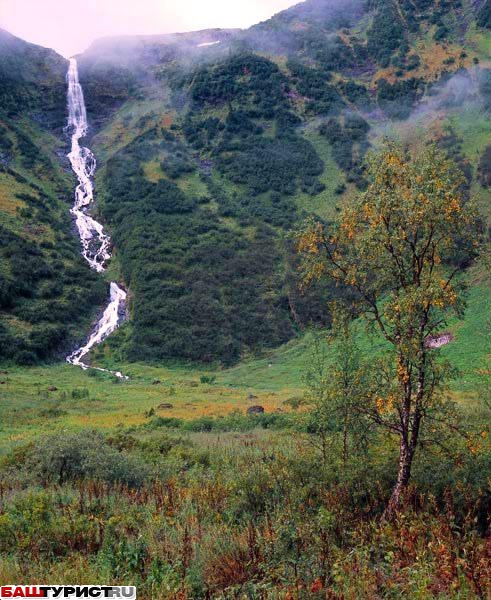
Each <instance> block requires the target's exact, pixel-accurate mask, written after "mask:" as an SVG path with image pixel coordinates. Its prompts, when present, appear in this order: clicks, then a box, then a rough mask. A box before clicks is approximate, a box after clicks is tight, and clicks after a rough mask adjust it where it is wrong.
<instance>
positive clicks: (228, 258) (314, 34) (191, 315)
mask: <svg viewBox="0 0 491 600" xmlns="http://www.w3.org/2000/svg"><path fill="white" fill-rule="evenodd" d="M487 11H488V4H487V3H486V2H482V1H479V2H471V1H470V0H463V1H459V2H447V1H444V0H435V1H433V2H432V1H429V0H391V1H390V2H381V1H379V0H370V1H369V2H365V1H362V0H346V1H343V2H333V1H331V0H329V1H327V0H308V1H307V2H304V3H301V4H299V5H297V6H294V7H292V8H291V9H288V10H286V11H283V12H282V13H279V14H278V15H276V16H275V17H273V18H272V19H270V20H268V21H266V22H264V23H261V24H259V25H257V26H255V27H252V28H250V29H249V30H246V31H238V30H235V31H234V30H230V31H222V30H209V31H202V32H194V33H190V34H179V35H166V36H146V37H126V38H117V39H111V38H108V39H104V40H101V41H99V42H96V43H94V45H93V46H92V48H90V49H89V50H88V51H87V52H86V53H84V54H83V55H82V56H80V57H79V68H80V76H81V81H82V84H83V86H84V91H85V96H86V102H87V108H88V112H89V120H90V123H91V126H92V129H91V136H90V140H89V142H90V145H91V147H93V149H94V150H95V153H96V156H97V158H98V165H99V170H98V173H97V180H96V184H97V194H98V198H99V203H98V204H97V206H96V208H95V211H96V212H97V214H98V217H99V218H101V219H102V220H103V221H104V222H105V223H106V224H107V226H108V228H109V231H110V233H111V235H112V237H113V240H114V242H115V260H114V261H113V262H112V264H111V267H110V271H111V274H112V275H114V276H116V277H118V278H119V277H120V278H121V279H122V280H124V281H125V283H126V285H127V286H128V287H129V289H130V296H129V297H130V316H131V318H130V321H129V323H127V324H126V325H125V326H124V327H123V328H122V330H121V331H120V332H119V333H118V334H116V336H115V338H114V343H115V344H117V345H118V350H119V354H118V355H119V356H120V358H121V359H131V360H149V361H151V360H163V359H167V358H184V359H191V360H193V361H194V360H198V361H205V362H210V361H217V360H218V361H221V362H222V363H224V364H230V363H234V362H236V361H237V360H239V359H240V358H242V357H247V356H248V355H249V354H250V353H254V354H255V353H258V352H259V353H260V352H261V351H262V350H264V349H267V348H274V347H277V346H278V345H280V344H282V343H284V342H286V341H288V340H290V339H293V338H294V337H295V336H296V335H297V334H298V333H299V332H300V331H302V330H303V329H304V328H305V327H308V326H309V325H311V324H313V323H314V324H319V323H320V324H329V322H330V315H329V311H328V308H327V307H328V303H329V301H330V300H332V299H333V298H336V297H338V296H339V295H345V292H344V291H343V290H342V289H340V288H331V287H329V286H328V285H326V284H324V285H323V286H319V287H318V288H317V289H313V288H309V289H305V288H302V287H301V286H300V283H299V274H298V272H297V266H298V265H297V258H296V257H295V254H294V252H293V250H292V244H291V241H290V238H289V234H290V231H291V230H292V229H295V228H296V227H297V226H298V224H299V223H301V222H302V220H303V219H304V218H305V217H306V216H307V215H309V214H315V215H317V217H319V218H321V219H323V220H326V221H330V220H334V219H336V215H337V213H338V210H339V207H340V206H341V205H343V203H344V202H345V201H347V200H348V199H349V198H351V197H352V196H353V194H356V193H357V192H358V191H359V190H363V189H364V187H365V185H366V182H365V178H364V173H363V159H364V156H365V154H366V153H367V151H368V150H369V149H370V147H371V146H376V145H377V144H379V142H380V141H381V140H382V139H383V138H384V136H386V135H389V136H390V137H396V138H400V139H402V140H405V141H407V142H408V143H410V144H419V143H421V142H422V140H424V139H428V138H436V139H437V140H438V141H439V143H440V144H441V145H442V146H443V147H445V148H446V149H447V151H448V152H449V154H451V155H453V156H454V157H455V158H457V161H458V163H459V165H460V166H461V167H462V169H463V170H464V171H465V173H466V175H467V179H468V188H469V191H471V192H472V194H473V195H474V196H475V197H476V198H477V200H478V203H479V206H480V209H481V211H482V214H483V216H484V217H485V219H488V218H489V216H490V214H491V210H490V208H489V206H490V200H491V196H490V192H489V172H490V170H491V169H490V167H489V164H488V163H489V147H490V146H491V135H490V131H489V127H488V126H487V121H488V118H487V116H488V114H489V111H490V106H491V85H490V81H491V70H490V69H489V68H488V66H489V64H490V62H489V61H490V58H491V55H490V45H489V43H488V41H489V29H488V28H487V27H488V25H487V21H486V15H487ZM211 42H217V43H213V44H210V43H211ZM0 43H1V48H2V52H1V53H0V106H1V119H2V129H1V130H0V153H1V164H2V165H3V166H2V169H3V173H2V180H1V181H2V182H3V188H1V189H2V190H3V191H2V193H1V194H0V208H1V210H2V213H1V215H2V217H1V218H2V226H4V227H6V228H7V229H8V235H7V234H5V235H4V236H3V237H4V238H5V240H7V239H8V240H9V241H8V242H5V245H6V250H5V252H4V254H3V256H4V259H3V260H4V262H3V265H4V266H3V273H4V280H3V282H2V289H5V290H7V291H6V292H2V298H5V299H4V300H2V311H3V313H2V315H3V318H2V323H3V325H2V327H3V329H2V331H3V332H4V333H3V335H5V336H6V338H5V339H6V340H7V342H8V343H7V347H8V348H10V349H9V350H8V351H5V355H4V357H7V356H8V357H16V360H17V359H18V358H19V356H20V359H21V360H25V361H33V360H38V359H39V358H44V357H48V356H50V355H52V354H53V352H56V351H57V349H59V348H60V347H61V346H63V347H64V348H66V347H68V346H69V345H70V339H73V336H74V335H77V332H80V325H81V324H82V323H84V327H85V328H87V319H88V318H89V315H90V314H91V311H95V310H96V307H97V306H98V305H100V303H101V301H102V286H101V284H100V283H96V278H95V277H94V276H93V275H92V274H91V273H90V272H89V271H88V269H86V268H85V266H84V265H83V263H82V261H81V260H80V259H79V257H78V245H77V242H76V240H75V238H74V237H73V236H71V235H70V232H69V229H68V227H69V222H70V221H69V218H68V210H67V208H68V207H67V205H66V203H65V201H67V200H68V199H69V197H70V194H71V192H70V189H71V187H72V186H73V181H71V180H70V177H69V176H68V175H66V174H65V173H64V172H63V168H62V166H61V165H63V163H60V160H59V158H58V157H57V156H56V154H58V155H63V154H64V153H65V150H64V146H66V141H67V140H66V139H65V138H64V137H63V134H62V125H63V122H64V118H65V84H64V77H65V70H66V61H64V59H61V57H59V56H57V55H56V54H55V53H53V52H51V51H49V50H45V49H41V48H38V47H35V46H32V45H30V44H27V43H24V42H22V41H21V40H18V39H17V38H14V37H13V36H10V35H9V34H7V33H6V32H3V33H2V34H1V35H0ZM65 166H66V165H65ZM0 184H1V182H0ZM32 186H34V187H32ZM36 186H38V188H39V189H37V188H36ZM48 199H49V200H48ZM36 203H37V207H36V206H35V205H36ZM45 208H46V210H45ZM28 220H29V224H27V221H28ZM36 228H37V229H36ZM33 230H35V231H36V233H35V234H33V233H32V232H33ZM38 230H39V231H38ZM41 231H42V232H43V234H42V235H41V233H40V232H41ZM55 232H56V235H55ZM61 232H64V233H63V234H62V233H61ZM61 235H63V236H65V237H63V240H64V242H63V243H60V242H59V240H58V238H56V236H58V237H59V236H61ZM34 238H36V243H35V244H33V239H34ZM55 246H56V248H55ZM12 248H13V249H12ZM19 248H20V249H21V250H19V251H18V249H19ZM32 248H34V250H33V251H34V252H35V253H38V254H36V259H34V258H25V257H26V256H27V255H28V254H29V252H31V249H32ZM19 252H20V256H21V257H22V260H20V261H18V260H17V257H18V256H19ZM14 256H15V257H16V258H15V259H14V258H13V257H14ZM34 260H35V262H39V263H40V265H42V268H41V266H38V267H34V263H33V261H34ZM26 261H27V263H26V264H28V265H29V266H27V267H26V268H25V270H27V271H29V272H30V273H31V272H32V276H31V279H27V280H26V281H27V283H26V284H23V286H24V287H22V285H20V284H19V283H18V282H19V281H20V279H22V277H23V276H22V275H21V274H20V273H21V272H18V271H16V269H18V268H21V265H24V263H25V262H26ZM22 268H23V267H22ZM22 272H24V271H22ZM70 273H72V274H70ZM48 282H50V283H48ZM60 282H61V283H60ZM21 288H22V289H21ZM84 289H86V290H87V293H86V295H84V296H83V299H82V295H83V294H84V292H83V290H84ZM74 307H77V310H75V308H74ZM92 314H93V312H92ZM67 323H70V325H69V326H68V328H67V325H66V324H67ZM38 329H39V330H40V332H41V333H36V332H37V330H38ZM48 329H49V331H50V334H49V335H45V333H46V331H47V330H48ZM78 335H80V334H78ZM34 340H37V341H36V342H35V341H34ZM19 353H20V354H19Z"/></svg>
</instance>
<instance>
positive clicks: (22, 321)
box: [0, 31, 104, 363]
mask: <svg viewBox="0 0 491 600" xmlns="http://www.w3.org/2000/svg"><path fill="white" fill-rule="evenodd" d="M66 68H67V63H66V61H65V60H64V59H63V58H61V57H60V56H58V55H57V54H56V53H55V52H53V51H52V50H47V49H45V48H39V47H38V46H34V45H32V44H27V43H25V42H23V41H22V40H19V39H18V38H15V37H14V36H11V35H10V34H8V33H7V32H3V31H1V32H0V359H14V360H15V361H17V362H21V363H33V362H37V361H39V360H41V359H46V358H49V357H51V356H53V354H54V353H58V352H60V350H62V349H66V350H68V349H69V347H70V344H72V343H73V341H74V338H78V337H80V336H81V335H82V332H83V331H84V330H85V329H86V328H87V327H88V326H89V324H90V318H91V317H92V316H93V313H94V307H95V306H97V305H98V304H99V303H100V302H101V301H102V298H103V296H104V290H103V289H102V288H101V286H100V283H99V282H98V281H97V279H96V278H95V277H94V276H93V275H92V273H91V272H90V270H89V269H88V268H86V267H85V265H84V263H83V261H82V259H81V258H80V256H79V247H78V243H77V240H76V238H75V236H74V235H73V232H72V228H71V217H70V214H69V205H68V203H69V201H70V197H71V194H72V192H71V189H72V187H73V181H72V179H71V177H70V176H68V175H67V173H66V172H65V170H64V167H65V166H66V165H65V164H64V161H63V162H62V160H61V159H60V156H63V155H64V154H65V153H66V140H65V139H64V138H63V137H62V128H63V125H64V119H65V83H64V82H65V72H66Z"/></svg>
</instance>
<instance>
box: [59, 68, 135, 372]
mask: <svg viewBox="0 0 491 600" xmlns="http://www.w3.org/2000/svg"><path fill="white" fill-rule="evenodd" d="M67 83H68V92H67V104H68V123H67V127H66V131H67V132H68V133H69V134H70V135H71V149H70V152H69V154H68V158H69V160H70V164H71V166H72V170H73V172H74V173H75V175H76V176H77V180H78V185H77V187H76V188H75V201H74V204H73V206H72V208H71V210H70V212H71V214H72V215H73V216H74V219H75V224H76V226H77V230H78V234H79V237H80V241H81V244H82V255H83V257H84V258H85V260H86V261H87V262H88V263H89V265H90V267H91V268H92V269H94V270H95V271H98V272H99V273H102V272H104V271H105V270H106V263H107V261H108V260H109V259H110V258H111V239H110V237H109V236H108V235H107V234H106V233H105V232H104V228H103V226H102V224H101V223H99V222H97V221H96V220H95V219H93V218H92V217H91V216H90V214H88V211H89V208H90V206H91V204H92V203H93V201H94V185H93V177H94V173H95V169H96V164H97V163H96V159H95V156H94V155H93V153H92V152H91V151H90V150H89V148H85V147H84V146H81V145H80V140H81V139H82V138H84V137H85V136H86V134H87V130H88V121H87V111H86V108H85V101H84V94H83V90H82V86H81V85H80V83H79V80H78V68H77V61H76V59H74V58H71V59H70V66H69V68H68V74H67ZM109 291H110V294H109V301H108V304H107V306H106V308H105V309H104V312H103V314H102V316H101V317H100V319H99V320H98V321H97V323H96V325H95V326H94V328H93V330H92V332H91V334H90V336H89V338H88V340H87V342H86V343H85V344H84V345H83V346H81V347H80V348H78V349H77V350H75V351H74V352H72V353H71V354H69V355H68V356H67V357H66V360H67V362H69V363H70V364H72V365H76V366H78V367H81V368H82V369H89V368H95V369H97V370H98V371H104V372H107V373H112V374H113V375H116V376H117V377H119V378H121V379H127V377H126V376H124V375H123V374H122V373H120V372H119V371H109V370H107V369H101V368H99V367H90V365H88V364H87V363H85V362H84V358H85V357H86V356H87V355H88V354H89V352H90V351H91V350H92V348H93V347H94V346H97V345H98V344H100V343H101V342H103V341H104V340H105V339H106V338H107V336H108V335H110V334H111V333H112V332H113V331H115V330H116V329H117V328H118V326H119V325H120V323H121V321H122V320H123V318H124V311H125V305H126V292H125V291H124V290H123V289H122V288H121V287H120V286H119V285H118V284H117V283H116V282H114V281H112V282H111V284H110V290H109Z"/></svg>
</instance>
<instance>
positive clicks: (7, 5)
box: [0, 0, 296, 57]
mask: <svg viewBox="0 0 491 600" xmlns="http://www.w3.org/2000/svg"><path fill="white" fill-rule="evenodd" d="M294 4H296V2H295V0H239V1H236V2H233V3H231V2H227V1H226V0H208V1H207V2H201V1H200V0H180V1H179V2H177V1H176V0H138V1H135V0H85V2H79V3H75V2H73V3H72V2H66V1H65V0H1V2H0V27H2V28H4V29H7V30H8V31H10V32H11V33H13V34H14V35H16V36H18V37H21V38H23V39H25V40H27V41H29V42H32V43H35V44H39V45H41V46H46V47H49V48H53V49H55V50H56V51H57V52H59V53H60V54H62V55H63V56H66V57H69V56H73V55H74V54H77V53H79V52H83V51H84V50H85V49H86V48H87V47H88V46H89V45H90V44H91V42H92V41H93V40H94V39H97V38H100V37H106V36H120V35H153V34H162V33H174V32H180V31H194V30H199V29H208V28H217V27H219V28H244V27H249V26H251V25H253V24H255V23H258V22H259V21H261V20H264V19H267V18H269V17H271V16H272V15H273V14H275V13H277V12H278V11H281V10H283V9H286V8H288V7H290V6H292V5H294Z"/></svg>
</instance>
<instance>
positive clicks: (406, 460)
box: [384, 436, 414, 520]
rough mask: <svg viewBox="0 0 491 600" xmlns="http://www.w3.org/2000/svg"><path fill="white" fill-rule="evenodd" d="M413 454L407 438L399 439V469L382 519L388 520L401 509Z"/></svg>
mask: <svg viewBox="0 0 491 600" xmlns="http://www.w3.org/2000/svg"><path fill="white" fill-rule="evenodd" d="M413 455H414V452H413V451H412V450H411V448H410V446H409V444H408V441H407V438H406V437H405V436H402V437H401V445H400V449H399V467H398V471H397V481H396V484H395V486H394V489H393V490H392V495H391V497H390V500H389V503H388V505H387V508H386V509H385V511H384V519H387V520H390V519H392V517H393V516H394V515H395V513H396V512H397V511H398V510H399V508H400V507H401V501H402V500H403V495H404V492H405V490H406V488H407V486H408V483H409V478H410V477H411V466H412V463H413Z"/></svg>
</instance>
